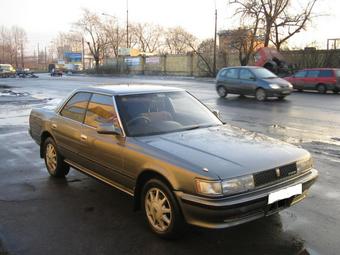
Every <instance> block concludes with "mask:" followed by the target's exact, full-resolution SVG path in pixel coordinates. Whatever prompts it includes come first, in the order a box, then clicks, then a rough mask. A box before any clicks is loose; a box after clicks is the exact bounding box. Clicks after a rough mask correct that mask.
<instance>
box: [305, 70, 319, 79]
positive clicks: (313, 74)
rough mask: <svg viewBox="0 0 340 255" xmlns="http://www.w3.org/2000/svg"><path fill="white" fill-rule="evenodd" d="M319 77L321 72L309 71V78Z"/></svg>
mask: <svg viewBox="0 0 340 255" xmlns="http://www.w3.org/2000/svg"><path fill="white" fill-rule="evenodd" d="M318 75H319V70H309V71H308V73H307V77H308V78H315V77H318Z"/></svg>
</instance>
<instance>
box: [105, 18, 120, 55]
mask: <svg viewBox="0 0 340 255" xmlns="http://www.w3.org/2000/svg"><path fill="white" fill-rule="evenodd" d="M102 15H103V16H108V17H111V18H114V19H116V22H117V53H116V57H118V48H119V25H118V19H117V17H115V16H113V15H111V14H107V13H104V12H103V13H102Z"/></svg>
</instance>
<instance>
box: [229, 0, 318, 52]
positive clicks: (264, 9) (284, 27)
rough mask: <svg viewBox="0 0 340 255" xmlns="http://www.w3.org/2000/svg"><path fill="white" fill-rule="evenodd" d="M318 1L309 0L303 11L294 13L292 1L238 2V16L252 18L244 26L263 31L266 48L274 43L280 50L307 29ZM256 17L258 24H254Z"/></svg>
mask: <svg viewBox="0 0 340 255" xmlns="http://www.w3.org/2000/svg"><path fill="white" fill-rule="evenodd" d="M316 1H317V0H308V2H307V3H306V4H305V6H304V7H303V10H302V11H301V10H299V11H296V10H295V11H293V10H292V9H293V8H292V7H291V3H292V1H291V0H260V1H257V0H237V1H235V3H236V4H238V5H239V8H238V11H237V14H240V15H241V16H242V17H243V18H250V22H248V23H246V24H244V25H246V26H247V27H251V28H253V29H254V31H255V30H256V32H259V33H261V31H263V35H264V37H263V38H264V40H263V42H264V46H265V47H268V46H269V43H270V42H272V43H273V44H274V45H275V46H276V48H277V49H278V50H279V49H280V46H281V45H282V43H284V42H286V41H287V40H288V39H289V38H291V37H292V36H293V35H294V34H296V33H298V32H300V31H301V30H302V29H305V28H306V26H307V23H308V21H309V20H310V18H311V15H312V10H313V8H314V6H315V3H316ZM255 17H256V19H255V20H257V21H258V22H255V23H254V18H255ZM255 28H256V29H255ZM254 35H257V34H256V33H254Z"/></svg>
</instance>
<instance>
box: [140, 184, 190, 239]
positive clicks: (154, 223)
mask: <svg viewBox="0 0 340 255" xmlns="http://www.w3.org/2000/svg"><path fill="white" fill-rule="evenodd" d="M141 198H142V199H141V204H142V208H143V212H144V216H145V220H146V222H147V224H148V225H149V227H150V229H151V231H152V232H153V233H154V234H156V235H157V236H159V237H161V238H165V239H174V238H176V237H179V236H180V235H181V234H182V233H183V229H184V226H185V222H184V219H183V216H182V213H181V211H180V208H179V205H178V203H177V200H176V198H175V196H174V195H173V193H172V192H171V190H170V189H169V187H168V186H167V185H166V184H165V183H164V182H163V181H161V180H159V179H151V180H149V181H148V182H147V183H146V184H145V185H144V187H143V190H142V196H141Z"/></svg>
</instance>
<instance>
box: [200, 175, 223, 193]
mask: <svg viewBox="0 0 340 255" xmlns="http://www.w3.org/2000/svg"><path fill="white" fill-rule="evenodd" d="M195 182H196V191H197V193H199V194H202V195H208V196H216V195H222V186H221V182H220V181H204V180H198V179H196V180H195Z"/></svg>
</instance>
